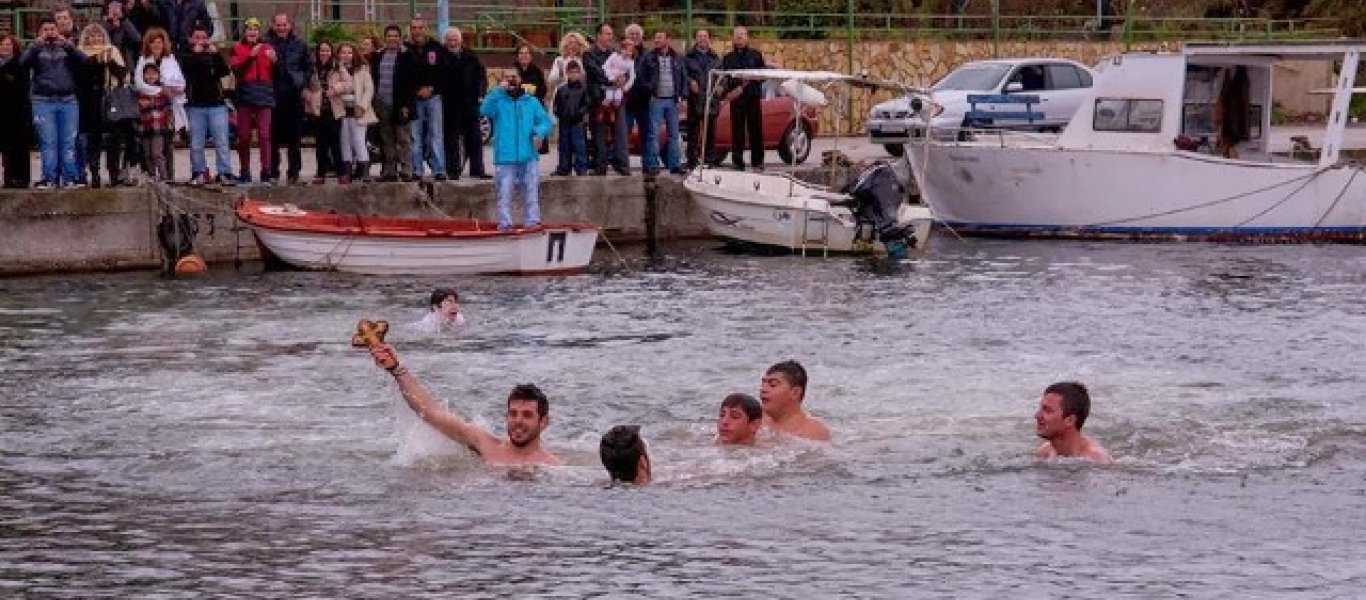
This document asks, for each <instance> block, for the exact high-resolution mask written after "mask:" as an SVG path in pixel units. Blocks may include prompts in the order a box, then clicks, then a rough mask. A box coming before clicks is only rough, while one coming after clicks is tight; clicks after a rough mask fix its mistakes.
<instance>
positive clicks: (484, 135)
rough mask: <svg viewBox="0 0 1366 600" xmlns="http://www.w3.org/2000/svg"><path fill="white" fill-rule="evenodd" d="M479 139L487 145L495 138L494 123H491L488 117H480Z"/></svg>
mask: <svg viewBox="0 0 1366 600" xmlns="http://www.w3.org/2000/svg"><path fill="white" fill-rule="evenodd" d="M479 139H480V140H481V141H482V142H483V144H484V145H485V146H487V145H489V142H490V141H492V140H493V125H491V124H490V123H489V118H488V117H482V116H481V117H479Z"/></svg>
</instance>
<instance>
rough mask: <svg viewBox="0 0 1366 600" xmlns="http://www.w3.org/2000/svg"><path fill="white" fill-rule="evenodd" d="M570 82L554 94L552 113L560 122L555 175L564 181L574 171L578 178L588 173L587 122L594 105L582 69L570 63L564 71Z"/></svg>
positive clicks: (577, 64) (572, 61) (574, 61)
mask: <svg viewBox="0 0 1366 600" xmlns="http://www.w3.org/2000/svg"><path fill="white" fill-rule="evenodd" d="M564 72H565V78H566V79H567V81H566V82H565V84H564V85H562V86H560V89H558V90H555V102H554V104H553V109H552V110H553V111H554V113H555V119H556V120H558V121H559V122H560V142H559V152H560V164H559V166H558V167H557V168H556V169H555V172H554V173H553V174H554V175H559V176H561V177H563V176H565V175H568V174H569V169H570V167H573V169H574V174H575V175H583V174H584V173H586V172H587V171H588V138H587V137H586V136H585V134H584V122H585V121H586V120H587V119H588V112H589V110H591V108H590V107H591V106H592V105H593V104H594V102H593V101H592V99H591V98H589V91H588V86H586V85H584V84H583V65H582V64H581V63H580V62H579V61H577V60H570V61H569V63H568V65H566V66H565V67H564Z"/></svg>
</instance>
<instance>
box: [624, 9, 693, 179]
mask: <svg viewBox="0 0 1366 600" xmlns="http://www.w3.org/2000/svg"><path fill="white" fill-rule="evenodd" d="M654 46H655V48H654V50H653V51H651V52H646V53H645V60H643V61H641V63H642V65H643V66H642V68H641V70H639V71H636V80H637V81H639V80H642V79H643V80H645V83H644V86H645V90H646V93H647V97H648V98H649V104H647V105H646V106H647V107H648V111H649V113H648V114H649V118H648V119H646V121H645V123H643V124H642V125H641V129H642V131H641V135H640V143H641V146H642V149H641V153H640V155H641V164H643V165H645V166H644V170H645V172H646V173H647V174H652V175H653V174H654V173H655V172H657V171H658V170H659V167H657V166H655V165H656V164H658V162H659V130H660V128H661V127H663V128H665V129H666V130H667V132H668V135H669V138H668V148H667V152H665V154H664V165H665V166H667V167H668V168H669V172H670V173H672V174H674V175H682V174H683V168H682V166H681V165H679V160H678V155H679V149H678V145H679V132H678V102H679V101H680V100H682V99H683V98H684V97H685V96H686V94H687V92H688V67H687V65H686V64H685V61H684V58H683V55H682V54H679V53H677V52H675V51H674V49H673V46H671V45H669V34H668V33H666V32H664V31H659V32H656V33H655V39H654Z"/></svg>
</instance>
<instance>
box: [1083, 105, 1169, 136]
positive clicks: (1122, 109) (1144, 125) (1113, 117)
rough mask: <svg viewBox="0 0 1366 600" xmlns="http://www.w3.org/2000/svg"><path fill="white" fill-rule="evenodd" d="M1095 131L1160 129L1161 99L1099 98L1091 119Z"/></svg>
mask: <svg viewBox="0 0 1366 600" xmlns="http://www.w3.org/2000/svg"><path fill="white" fill-rule="evenodd" d="M1091 128H1092V129H1094V130H1096V131H1131V132H1138V133H1154V132H1157V131H1161V129H1162V101H1161V100H1136V99H1132V98H1100V99H1097V100H1096V112H1095V115H1094V117H1092V120H1091Z"/></svg>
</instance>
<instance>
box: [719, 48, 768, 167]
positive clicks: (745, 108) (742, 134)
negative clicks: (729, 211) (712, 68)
mask: <svg viewBox="0 0 1366 600" xmlns="http://www.w3.org/2000/svg"><path fill="white" fill-rule="evenodd" d="M721 68H723V69H725V70H727V71H730V70H735V69H762V68H764V55H763V54H760V53H759V51H758V50H755V49H753V48H751V47H750V46H749V30H747V29H745V28H744V27H736V28H735V31H734V34H733V35H732V37H731V51H730V53H728V54H726V57H725V58H724V59H722V60H721ZM727 90H728V93H727V94H726V96H725V98H726V101H727V102H730V152H731V160H732V161H733V163H734V165H735V169H736V170H738V171H743V170H745V145H746V136H748V145H749V156H750V167H751V168H753V169H754V170H755V171H762V170H764V129H763V123H764V115H763V111H762V110H761V106H762V105H761V104H760V102H759V101H760V100H762V99H763V96H764V92H763V83H762V82H760V81H750V82H748V83H746V82H742V81H732V82H731V83H730V84H729V85H728V86H727Z"/></svg>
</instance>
